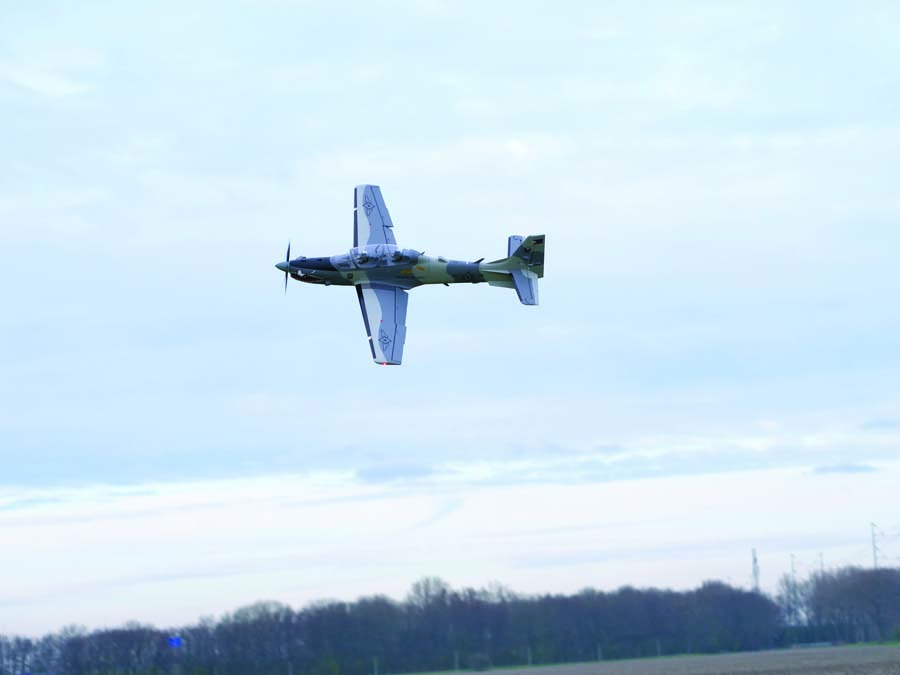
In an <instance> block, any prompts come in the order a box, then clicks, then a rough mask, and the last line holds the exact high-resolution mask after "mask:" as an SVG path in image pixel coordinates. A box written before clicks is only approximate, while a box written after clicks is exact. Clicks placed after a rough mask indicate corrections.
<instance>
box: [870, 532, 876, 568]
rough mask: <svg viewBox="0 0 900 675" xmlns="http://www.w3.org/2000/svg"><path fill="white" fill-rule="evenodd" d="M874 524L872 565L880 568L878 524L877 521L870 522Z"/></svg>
mask: <svg viewBox="0 0 900 675" xmlns="http://www.w3.org/2000/svg"><path fill="white" fill-rule="evenodd" d="M869 525H871V526H872V567H874V568H875V569H876V570H877V569H878V526H877V525H876V524H875V523H869Z"/></svg>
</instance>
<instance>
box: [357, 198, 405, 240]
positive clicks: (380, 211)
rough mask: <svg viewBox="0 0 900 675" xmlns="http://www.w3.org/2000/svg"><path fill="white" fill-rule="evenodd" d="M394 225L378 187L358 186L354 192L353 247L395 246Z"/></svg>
mask: <svg viewBox="0 0 900 675" xmlns="http://www.w3.org/2000/svg"><path fill="white" fill-rule="evenodd" d="M396 243H397V240H396V239H394V223H393V222H391V214H389V213H388V210H387V207H386V206H385V205H384V198H383V197H382V196H381V188H380V187H378V186H377V185H357V186H356V188H355V189H354V190H353V246H354V247H355V246H366V245H368V244H395V245H396Z"/></svg>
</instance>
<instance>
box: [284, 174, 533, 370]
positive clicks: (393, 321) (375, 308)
mask: <svg viewBox="0 0 900 675" xmlns="http://www.w3.org/2000/svg"><path fill="white" fill-rule="evenodd" d="M544 240H545V237H544V235H543V234H536V235H531V236H528V237H521V236H518V235H513V236H511V237H509V240H508V243H507V256H508V257H506V258H502V259H500V260H495V261H493V262H488V263H486V262H484V258H480V259H478V260H476V261H475V262H465V261H461V260H450V259H449V258H445V257H444V256H426V255H425V252H424V251H416V250H414V249H410V248H405V249H401V248H400V247H399V246H397V241H396V239H394V223H393V221H391V216H390V214H389V213H388V210H387V207H386V206H385V204H384V198H383V197H382V196H381V188H379V187H378V186H377V185H358V186H356V188H355V189H354V190H353V248H351V249H350V251H349V252H348V253H339V254H337V255H332V256H328V257H321V258H307V257H305V256H300V257H299V258H295V259H293V260H292V259H291V244H290V242H288V248H287V255H286V256H285V260H284V261H283V262H279V263H277V264H276V265H275V267H276V268H278V269H279V270H280V271H282V272H284V291H285V293H287V285H288V276H290V277H291V278H292V279H295V280H297V281H302V282H304V283H307V284H321V285H323V286H353V287H354V288H356V297H357V298H358V299H359V308H360V309H361V310H362V317H363V323H364V324H365V326H366V334H367V335H368V336H369V347H370V348H371V351H372V359H373V361H375V363H378V364H381V365H384V366H388V365H393V366H399V365H400V364H401V362H402V361H403V346H404V344H405V343H406V304H407V299H408V294H409V291H410V290H411V289H413V288H416V287H417V286H423V285H425V284H444V285H445V286H449V285H450V284H479V283H482V282H487V283H488V285H489V286H499V287H501V288H513V289H515V291H516V293H517V294H518V296H519V300H520V301H521V303H522V304H523V305H536V304H538V279H540V278H541V277H543V276H544ZM373 333H374V334H373Z"/></svg>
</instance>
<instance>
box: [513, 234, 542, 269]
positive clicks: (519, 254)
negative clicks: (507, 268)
mask: <svg viewBox="0 0 900 675" xmlns="http://www.w3.org/2000/svg"><path fill="white" fill-rule="evenodd" d="M544 239H545V237H544V235H543V234H532V235H529V236H527V237H525V238H524V239H523V238H522V237H520V236H518V235H515V234H514V235H513V236H511V237H510V238H509V244H508V250H509V253H508V254H507V255H509V257H511V258H519V259H520V260H521V261H522V262H523V263H525V264H526V265H527V266H528V268H529V269H530V270H531V271H532V272H534V273H535V274H536V275H537V277H538V279H540V278H541V277H543V276H544Z"/></svg>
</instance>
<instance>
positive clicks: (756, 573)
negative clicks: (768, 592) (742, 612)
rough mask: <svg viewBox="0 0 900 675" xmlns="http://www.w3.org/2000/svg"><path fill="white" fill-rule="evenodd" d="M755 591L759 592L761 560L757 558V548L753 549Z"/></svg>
mask: <svg viewBox="0 0 900 675" xmlns="http://www.w3.org/2000/svg"><path fill="white" fill-rule="evenodd" d="M753 592H754V593H759V560H757V559H756V549H753Z"/></svg>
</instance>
